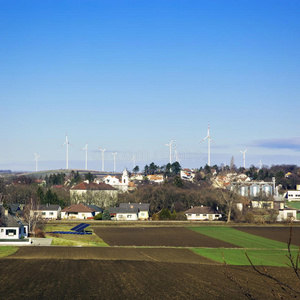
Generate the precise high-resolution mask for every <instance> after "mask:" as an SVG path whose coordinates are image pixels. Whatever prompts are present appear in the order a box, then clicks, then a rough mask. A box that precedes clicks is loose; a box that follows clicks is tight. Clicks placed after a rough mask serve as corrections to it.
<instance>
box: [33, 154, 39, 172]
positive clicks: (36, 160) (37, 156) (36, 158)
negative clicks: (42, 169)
mask: <svg viewBox="0 0 300 300" xmlns="http://www.w3.org/2000/svg"><path fill="white" fill-rule="evenodd" d="M34 156H35V157H34V160H35V171H36V172H37V170H38V160H39V157H40V156H39V155H37V154H36V153H34Z"/></svg>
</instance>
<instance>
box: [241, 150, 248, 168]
mask: <svg viewBox="0 0 300 300" xmlns="http://www.w3.org/2000/svg"><path fill="white" fill-rule="evenodd" d="M247 150H248V148H247V149H246V150H244V151H242V150H240V152H241V153H243V159H244V169H246V152H247Z"/></svg>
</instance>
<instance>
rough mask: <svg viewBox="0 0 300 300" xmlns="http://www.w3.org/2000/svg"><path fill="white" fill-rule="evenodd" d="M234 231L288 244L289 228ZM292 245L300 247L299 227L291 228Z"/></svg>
mask: <svg viewBox="0 0 300 300" xmlns="http://www.w3.org/2000/svg"><path fill="white" fill-rule="evenodd" d="M234 228H235V229H238V230H240V231H243V232H246V233H250V234H254V235H259V236H262V237H264V238H268V239H272V240H275V241H279V242H283V243H288V240H289V237H290V228H291V227H290V226H287V227H272V226H268V227H262V226H259V227H252V226H251V227H250V226H249V227H242V226H241V227H239V226H237V227H234ZM292 244H293V245H296V246H299V245H300V227H293V228H292Z"/></svg>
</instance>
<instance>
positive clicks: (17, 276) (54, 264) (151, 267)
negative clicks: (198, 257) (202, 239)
mask: <svg viewBox="0 0 300 300" xmlns="http://www.w3.org/2000/svg"><path fill="white" fill-rule="evenodd" d="M0 270H1V276H0V295H1V299H7V300H11V299H246V298H244V296H243V293H242V292H241V290H240V289H239V288H238V287H237V286H236V285H235V284H234V283H232V282H231V281H230V280H228V279H227V278H226V276H225V274H224V273H225V271H226V270H225V267H224V266H223V265H215V266H210V265H201V264H188V263H166V262H164V263H163V262H150V261H114V260H110V261H101V260H61V259H60V260H57V259H55V260H53V259H38V260H36V259H28V260H23V259H1V260H0ZM230 270H231V274H232V275H233V276H234V278H236V279H237V280H238V281H239V283H240V284H241V285H243V286H244V287H247V286H249V287H250V291H251V293H253V295H254V296H255V298H256V299H270V298H271V286H270V283H269V281H266V280H267V279H263V280H262V279H261V278H260V277H257V275H256V274H254V272H253V271H252V269H251V268H249V267H232V268H230ZM270 270H271V271H272V274H277V275H278V276H281V277H284V278H285V279H286V280H288V281H289V283H291V284H292V282H290V274H291V272H288V271H289V270H288V269H287V268H283V269H282V268H281V269H279V268H270ZM247 281H248V283H247ZM275 290H277V291H279V289H278V288H275ZM285 299H287V298H285Z"/></svg>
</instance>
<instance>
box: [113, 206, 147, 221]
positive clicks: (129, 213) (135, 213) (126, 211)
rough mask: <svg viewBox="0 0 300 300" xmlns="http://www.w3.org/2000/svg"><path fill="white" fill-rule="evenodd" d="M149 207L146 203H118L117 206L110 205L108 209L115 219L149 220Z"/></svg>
mask: <svg viewBox="0 0 300 300" xmlns="http://www.w3.org/2000/svg"><path fill="white" fill-rule="evenodd" d="M149 207H150V204H148V203H120V205H119V207H110V208H108V211H109V213H110V215H111V217H112V219H113V220H117V221H137V220H149Z"/></svg>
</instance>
